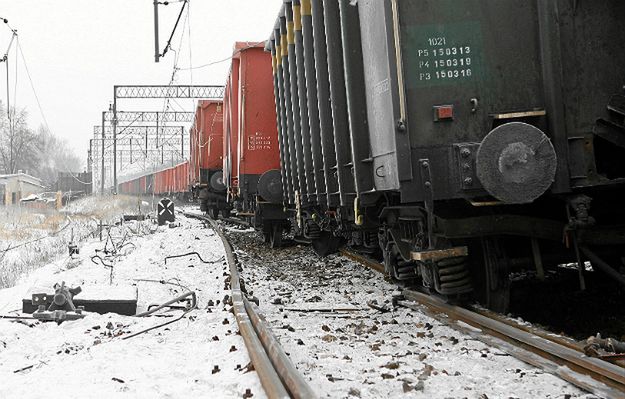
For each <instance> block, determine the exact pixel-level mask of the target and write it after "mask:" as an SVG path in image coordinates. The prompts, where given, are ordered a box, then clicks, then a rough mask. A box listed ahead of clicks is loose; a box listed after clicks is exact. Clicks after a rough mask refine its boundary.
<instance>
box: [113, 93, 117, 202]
mask: <svg viewBox="0 0 625 399" xmlns="http://www.w3.org/2000/svg"><path fill="white" fill-rule="evenodd" d="M113 193H114V194H117V94H115V95H114V96H113Z"/></svg>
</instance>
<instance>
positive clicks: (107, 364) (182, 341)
mask: <svg viewBox="0 0 625 399" xmlns="http://www.w3.org/2000/svg"><path fill="white" fill-rule="evenodd" d="M179 221H180V222H181V226H180V227H178V228H168V227H166V226H165V227H157V226H156V225H153V224H152V222H150V221H146V222H130V223H126V224H124V225H123V226H122V227H116V228H113V229H112V230H111V236H112V239H113V241H115V242H118V243H119V242H120V241H121V240H122V239H123V237H124V236H126V237H127V239H128V241H129V242H131V243H132V244H128V245H125V246H124V247H123V255H122V256H119V257H118V258H117V259H116V260H115V264H114V269H113V270H114V272H113V285H115V286H128V285H132V284H136V286H137V288H138V295H139V296H138V311H143V310H145V309H146V308H147V306H148V305H149V304H152V303H162V302H164V301H165V300H168V299H171V298H174V297H176V296H178V295H180V294H181V293H183V292H185V291H186V290H187V289H192V290H195V291H196V293H197V294H198V301H199V303H198V309H197V310H194V311H191V312H190V313H188V314H187V315H186V316H185V317H184V318H183V319H182V320H180V321H177V322H175V323H173V324H170V325H168V326H166V327H164V328H160V329H156V330H153V331H150V332H147V333H145V334H142V335H139V336H136V337H133V338H130V339H128V340H123V337H125V336H128V335H129V334H131V333H134V332H138V331H141V330H143V329H145V328H148V327H151V326H154V325H157V324H160V323H162V322H165V321H168V320H173V319H174V318H176V317H178V316H180V315H181V314H182V310H175V311H172V312H171V313H168V316H173V317H170V318H166V317H146V318H136V317H129V316H120V315H117V314H106V315H98V314H92V313H89V314H87V316H86V317H85V318H84V319H83V320H79V321H71V322H64V323H62V324H61V325H57V324H56V323H38V322H31V321H28V322H23V323H21V322H15V321H9V320H6V319H4V320H3V319H0V381H1V383H0V398H42V397H49V396H59V395H63V394H65V395H70V396H72V397H80V398H102V397H107V398H108V397H110V398H118V397H121V398H123V397H128V398H195V397H205V398H209V397H214V398H218V397H219V398H220V397H241V396H242V395H243V393H244V392H245V391H246V389H250V390H251V392H252V393H253V395H254V398H263V397H265V395H264V392H263V391H262V387H261V385H260V382H259V380H258V376H257V374H256V372H255V371H249V370H248V369H246V366H247V365H248V364H249V357H248V354H247V351H246V349H245V345H244V342H243V340H242V338H241V336H240V335H238V328H237V326H236V320H235V318H234V315H233V314H232V312H231V311H230V309H229V308H230V306H224V303H223V301H224V296H225V295H227V294H229V291H228V290H224V288H225V287H224V279H225V275H226V271H227V267H226V265H225V262H224V261H223V260H222V259H223V256H224V252H223V247H222V244H221V241H220V240H219V238H218V237H217V236H216V235H215V234H214V232H213V231H211V230H209V229H206V228H204V227H203V225H202V223H201V222H198V221H194V220H188V219H184V218H180V219H179ZM103 247H104V242H100V241H99V240H97V239H90V240H88V241H86V242H85V243H83V244H82V245H81V251H80V255H79V256H77V257H76V258H75V259H69V258H68V257H67V256H61V257H59V258H58V259H57V260H56V261H55V262H53V263H50V264H48V265H46V266H45V267H42V268H40V269H38V270H36V271H35V272H33V273H31V274H30V275H28V276H26V277H24V278H22V279H21V280H20V281H19V283H18V285H16V286H15V287H12V288H8V289H3V290H0V314H3V315H6V314H9V313H11V314H17V313H18V312H15V313H12V311H15V310H17V309H20V310H21V299H22V296H24V295H26V293H27V292H28V291H29V289H30V288H31V287H51V286H52V285H53V284H54V283H57V282H58V283H60V282H61V281H65V282H66V284H67V285H68V286H75V285H83V286H85V287H88V286H92V285H98V286H101V287H107V286H109V279H110V273H109V270H108V269H106V268H104V267H103V266H101V265H99V264H95V263H93V262H92V261H91V256H93V255H94V254H95V253H96V249H102V248H103ZM192 251H197V252H199V254H200V255H201V257H202V258H203V259H204V260H205V261H209V262H211V263H209V264H205V263H202V262H201V261H199V259H198V258H197V257H195V256H187V257H183V258H178V259H171V260H168V261H167V264H165V257H166V256H168V255H178V254H184V253H188V252H192ZM142 279H146V280H157V281H161V280H162V281H167V282H169V283H171V284H161V283H159V282H147V281H137V280H142ZM79 295H81V294H79ZM82 295H84V294H82ZM78 297H79V296H78ZM78 297H77V298H78ZM209 301H212V304H211V306H209ZM215 366H217V367H218V369H219V371H217V372H215V373H213V370H214V368H215ZM22 369H23V371H18V370H22Z"/></svg>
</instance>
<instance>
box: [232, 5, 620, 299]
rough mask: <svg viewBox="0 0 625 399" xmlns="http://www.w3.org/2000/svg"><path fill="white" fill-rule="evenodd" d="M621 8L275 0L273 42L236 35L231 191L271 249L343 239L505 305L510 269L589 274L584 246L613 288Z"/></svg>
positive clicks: (443, 285) (388, 263) (334, 244)
mask: <svg viewBox="0 0 625 399" xmlns="http://www.w3.org/2000/svg"><path fill="white" fill-rule="evenodd" d="M623 17H625V3H623V2H621V1H617V0H606V1H602V2H583V1H572V0H537V1H527V2H519V1H514V0H437V1H426V0H423V1H414V0H385V1H381V0H358V1H357V2H353V1H351V0H285V1H284V4H283V6H282V8H281V9H280V11H279V15H278V18H277V20H276V23H275V26H274V28H273V30H272V32H271V35H270V38H269V40H268V41H267V43H266V46H265V50H266V53H265V54H270V55H268V57H269V58H266V57H264V56H262V55H261V52H260V49H259V48H258V47H257V46H247V45H239V46H240V47H237V48H235V56H234V57H233V64H232V69H231V74H230V76H229V79H228V85H227V87H228V90H226V98H224V109H225V110H226V111H225V116H224V135H225V138H224V147H223V149H224V150H223V154H224V183H225V185H226V187H227V189H226V194H225V196H226V202H227V203H229V204H232V205H231V206H232V207H234V208H236V209H237V210H238V211H239V213H240V214H241V215H243V216H246V217H250V218H252V220H254V223H255V225H256V226H257V227H259V228H261V229H262V230H263V233H264V235H265V238H266V239H267V240H268V241H270V242H273V243H274V245H277V244H279V241H280V239H281V236H282V231H283V230H285V231H289V232H290V233H291V234H292V235H293V236H294V237H295V239H296V240H299V241H306V242H310V243H311V244H312V247H313V248H314V249H315V251H317V252H318V253H319V254H320V255H326V254H328V253H331V252H333V251H335V250H336V249H337V248H338V246H339V245H342V244H347V245H350V246H352V247H356V248H359V249H360V250H362V251H366V252H369V253H371V254H372V256H379V257H380V258H381V259H383V261H384V266H385V269H386V271H387V272H388V273H389V274H390V275H391V276H392V277H393V278H394V279H395V280H397V281H402V282H405V283H406V284H411V285H415V284H418V285H421V286H422V287H423V289H425V290H428V291H430V292H432V293H437V294H440V295H444V296H447V297H454V298H455V297H465V296H472V297H474V298H476V299H478V300H479V301H481V302H482V303H483V304H484V305H486V306H487V307H489V308H491V309H495V310H499V311H505V310H506V309H507V308H508V301H509V285H510V278H509V275H510V273H512V272H513V271H515V270H520V269H525V270H527V269H535V273H536V275H537V276H538V277H539V278H542V277H543V276H544V275H545V273H546V272H547V271H548V270H549V269H552V268H555V267H557V266H558V265H562V264H574V265H576V267H577V272H578V279H579V285H580V287H581V288H582V289H583V288H584V286H585V284H586V281H585V274H586V273H588V271H587V270H586V262H587V261H590V262H591V263H592V267H593V269H594V272H596V273H598V274H601V275H603V276H606V277H607V278H610V279H612V280H614V281H617V282H620V283H621V284H624V283H625V278H624V277H623V274H622V271H623V269H624V268H625V207H623V206H622V201H623V198H625V161H623V159H625V72H624V71H625V52H623V51H621V50H622V49H623V48H625V29H623V28H622V26H621V21H622V20H623ZM252 51H254V53H253V54H254V55H250V57H249V59H253V58H255V57H259V58H263V59H266V60H269V62H270V63H271V64H272V65H271V66H272V68H267V69H266V70H265V69H262V71H261V70H260V69H259V70H258V71H255V70H254V68H250V67H249V65H248V64H246V62H248V61H249V59H248V57H246V56H244V55H246V54H247V53H248V52H250V53H249V54H252V53H251V52H252ZM250 62H251V61H250ZM246 68H247V70H246ZM248 75H249V76H252V78H249V76H248ZM239 79H241V80H239ZM271 80H272V83H273V85H270V84H267V81H271ZM261 81H262V83H259V82H261ZM252 82H254V83H258V84H252ZM248 84H249V86H248ZM248 90H249V92H248ZM248 95H258V96H260V97H259V98H262V100H259V102H257V103H254V101H253V100H251V104H250V101H246V100H245V98H247V97H245V96H248ZM268 102H271V103H272V104H274V109H273V110H269V109H267V108H265V106H266V105H267V103H268ZM257 107H258V108H257ZM255 124H258V126H261V127H259V128H258V131H259V132H260V133H259V134H256V132H255V130H256V128H255V127H254V128H252V130H249V129H248V128H249V125H255ZM276 141H277V143H276ZM259 147H260V148H262V149H263V151H264V152H261V153H257V154H260V155H261V157H264V156H267V158H266V162H263V163H258V164H257V166H259V168H258V169H256V168H250V167H249V164H246V163H247V162H248V161H249V160H250V159H255V158H253V156H252V155H250V151H251V148H254V149H258V148H259ZM269 156H271V157H273V158H269ZM256 159H257V158H256ZM254 162H255V161H254ZM264 178H266V180H263V179H264ZM269 189H270V192H267V191H263V190H269ZM266 209H268V210H266ZM265 212H266V213H265ZM263 215H267V216H269V217H268V219H267V221H268V222H265V221H263V219H262V216H263Z"/></svg>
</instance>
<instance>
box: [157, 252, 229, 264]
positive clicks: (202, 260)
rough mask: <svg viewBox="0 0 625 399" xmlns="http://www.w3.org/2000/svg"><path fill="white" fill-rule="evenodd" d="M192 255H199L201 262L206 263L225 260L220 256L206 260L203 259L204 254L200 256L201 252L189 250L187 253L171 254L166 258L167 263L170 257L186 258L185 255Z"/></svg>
mask: <svg viewBox="0 0 625 399" xmlns="http://www.w3.org/2000/svg"><path fill="white" fill-rule="evenodd" d="M191 255H195V256H197V257H198V258H199V259H200V262H202V263H206V264H210V263H217V262H220V261H222V260H224V258H223V257H219V258H218V259H215V260H204V259H202V256H200V254H199V253H197V252H188V253H186V254H181V255H171V256H168V257H166V258H165V264H167V260H168V259H176V258H184V257H185V256H191Z"/></svg>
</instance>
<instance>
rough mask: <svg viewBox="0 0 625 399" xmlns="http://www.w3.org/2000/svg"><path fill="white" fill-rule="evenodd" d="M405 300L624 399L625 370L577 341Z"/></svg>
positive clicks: (408, 296) (480, 313) (427, 301)
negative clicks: (593, 354) (590, 353)
mask: <svg viewBox="0 0 625 399" xmlns="http://www.w3.org/2000/svg"><path fill="white" fill-rule="evenodd" d="M341 254H342V255H343V256H345V257H347V258H349V259H351V260H354V261H356V262H359V263H361V264H363V265H364V266H367V267H369V268H371V269H373V270H375V271H377V272H380V273H383V272H384V267H383V266H382V265H380V264H379V263H377V262H375V261H373V260H371V259H369V258H367V257H364V256H362V255H359V254H355V253H353V252H351V251H348V250H344V249H343V250H341ZM403 296H404V300H400V301H398V302H397V303H398V304H399V305H401V306H404V307H408V308H411V309H414V310H419V311H423V310H425V311H427V312H428V313H429V314H430V315H432V316H433V317H435V318H436V319H438V320H439V321H442V322H444V323H446V324H449V325H450V326H451V327H452V328H454V329H457V330H462V331H463V332H465V333H467V334H469V335H472V336H473V337H474V338H476V339H478V340H480V341H482V342H484V343H486V344H489V345H493V346H496V347H498V348H500V349H501V350H503V351H505V352H507V353H508V354H510V355H512V356H514V357H516V358H518V359H519V360H522V361H524V362H526V363H528V364H531V365H533V366H535V367H539V368H541V369H543V370H545V371H546V372H549V373H551V374H554V375H556V376H558V377H560V378H562V379H563V380H565V381H567V382H569V383H571V384H573V385H575V386H577V387H579V388H582V389H584V390H586V391H588V392H591V393H593V394H595V395H599V396H602V397H607V398H625V368H623V367H621V366H620V365H617V364H611V363H609V362H606V361H603V360H601V359H597V358H592V357H588V356H586V355H585V354H584V353H583V349H582V346H581V345H579V344H577V343H576V342H574V341H573V340H568V339H566V338H563V337H559V336H555V335H553V334H550V333H548V332H546V331H542V330H539V329H537V328H534V327H527V326H519V325H516V324H515V323H513V322H511V321H510V320H507V319H505V318H503V317H501V316H500V315H497V314H495V313H492V312H489V311H484V310H477V309H466V308H462V307H459V306H454V305H450V304H448V303H446V302H444V301H443V300H441V299H440V298H437V297H433V296H430V295H426V294H423V293H421V292H417V291H414V290H404V291H403ZM588 377H590V378H588Z"/></svg>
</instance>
